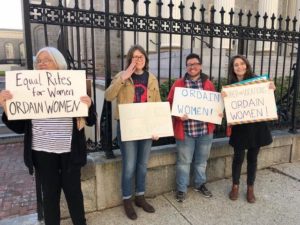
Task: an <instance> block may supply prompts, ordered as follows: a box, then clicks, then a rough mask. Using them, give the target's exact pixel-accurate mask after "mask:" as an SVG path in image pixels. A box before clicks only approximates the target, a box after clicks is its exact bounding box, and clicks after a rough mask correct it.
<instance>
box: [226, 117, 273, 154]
mask: <svg viewBox="0 0 300 225" xmlns="http://www.w3.org/2000/svg"><path fill="white" fill-rule="evenodd" d="M272 141H273V140H272V136H271V132H270V130H269V128H268V125H267V123H266V122H257V123H247V124H239V125H234V126H232V130H231V136H230V139H229V144H230V145H231V146H232V147H234V148H237V149H249V148H259V147H262V146H265V145H269V144H271V143H272Z"/></svg>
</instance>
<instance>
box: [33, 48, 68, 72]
mask: <svg viewBox="0 0 300 225" xmlns="http://www.w3.org/2000/svg"><path fill="white" fill-rule="evenodd" d="M42 52H47V53H48V54H49V56H50V57H51V59H52V60H53V62H54V63H55V64H56V65H57V67H58V69H59V70H66V69H68V64H67V61H66V59H65V57H64V56H63V54H62V53H61V52H60V51H59V50H58V49H57V48H54V47H44V48H42V49H40V50H39V51H38V52H37V53H36V57H35V58H36V59H37V58H38V57H39V55H40V54H41V53H42Z"/></svg>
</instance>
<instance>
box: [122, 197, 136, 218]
mask: <svg viewBox="0 0 300 225" xmlns="http://www.w3.org/2000/svg"><path fill="white" fill-rule="evenodd" d="M123 205H124V210H125V213H126V216H127V217H128V218H129V219H131V220H135V219H136V218H137V215H136V213H135V211H134V208H133V206H132V202H131V199H123Z"/></svg>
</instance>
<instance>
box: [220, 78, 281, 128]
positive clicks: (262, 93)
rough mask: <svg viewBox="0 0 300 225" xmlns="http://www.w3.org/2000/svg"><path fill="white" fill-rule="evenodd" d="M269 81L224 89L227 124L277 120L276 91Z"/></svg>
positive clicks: (234, 85) (230, 86) (229, 86)
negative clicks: (271, 87)
mask: <svg viewBox="0 0 300 225" xmlns="http://www.w3.org/2000/svg"><path fill="white" fill-rule="evenodd" d="M269 86H270V82H269V81H263V80H262V81H257V82H255V83H245V84H237V85H236V84H233V85H228V86H225V87H223V89H222V91H224V92H225V93H226V95H227V96H226V97H225V98H224V104H225V111H226V119H227V124H230V125H235V124H242V123H255V122H259V121H268V120H277V111H276V103H275V97H274V91H273V90H272V89H270V88H269Z"/></svg>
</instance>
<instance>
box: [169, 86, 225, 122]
mask: <svg viewBox="0 0 300 225" xmlns="http://www.w3.org/2000/svg"><path fill="white" fill-rule="evenodd" d="M223 110H224V103H223V99H222V97H221V94H220V93H218V92H213V91H203V90H198V89H192V88H180V87H176V88H175V93H174V100H173V105H172V115H173V116H179V117H182V116H183V115H184V114H186V115H188V117H189V119H193V120H199V121H204V122H210V123H215V124H221V122H222V117H220V116H219V114H220V113H223Z"/></svg>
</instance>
